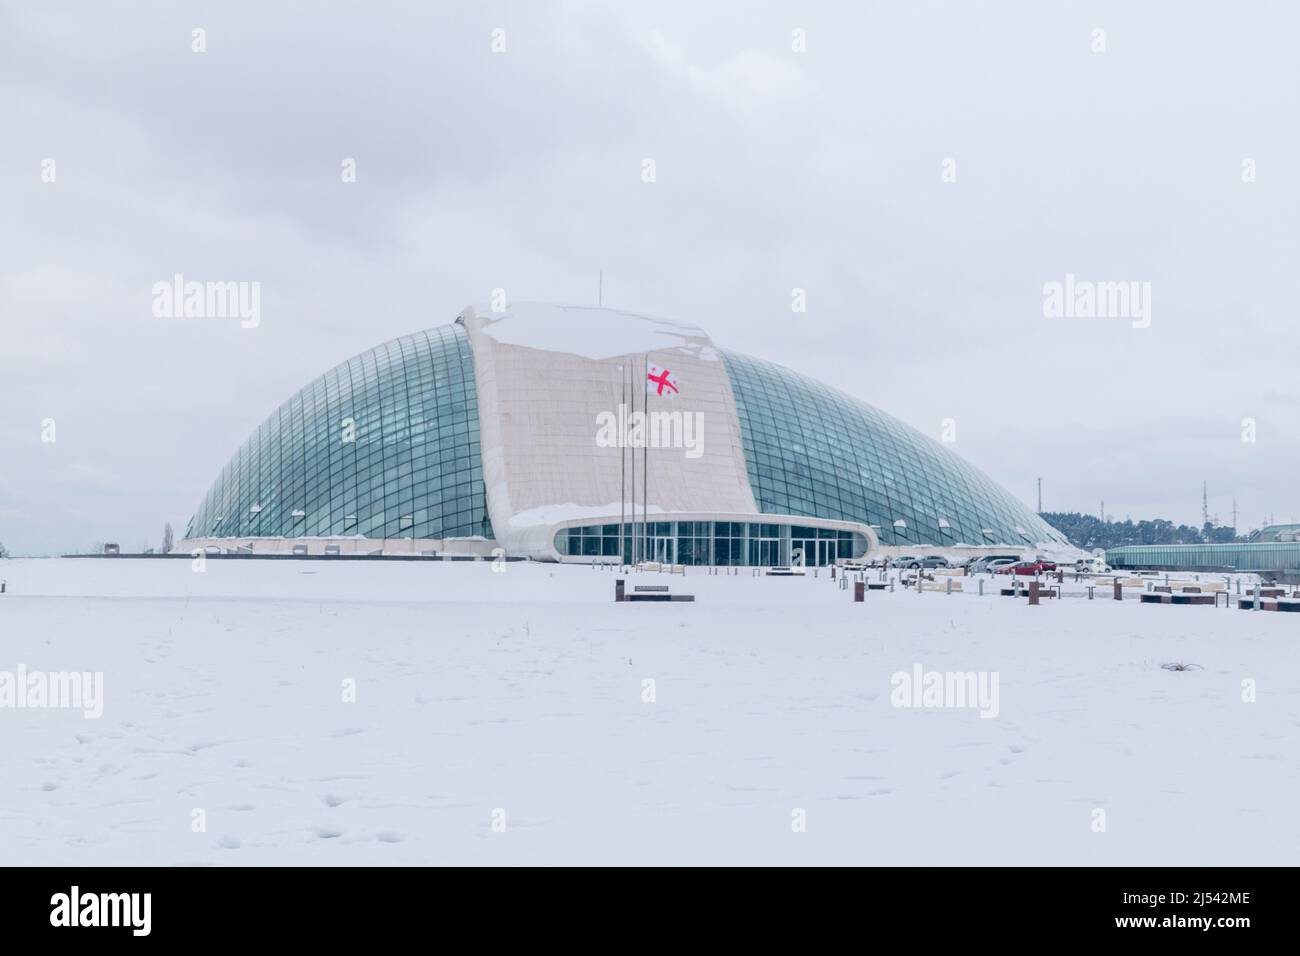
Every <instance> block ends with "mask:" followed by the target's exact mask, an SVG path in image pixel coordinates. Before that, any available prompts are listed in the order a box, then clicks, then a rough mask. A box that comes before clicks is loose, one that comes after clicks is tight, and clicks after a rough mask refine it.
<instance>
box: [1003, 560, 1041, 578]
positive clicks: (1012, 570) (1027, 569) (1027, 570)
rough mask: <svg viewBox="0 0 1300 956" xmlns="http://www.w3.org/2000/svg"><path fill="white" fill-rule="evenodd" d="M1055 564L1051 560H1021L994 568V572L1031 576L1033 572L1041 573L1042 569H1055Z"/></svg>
mask: <svg viewBox="0 0 1300 956" xmlns="http://www.w3.org/2000/svg"><path fill="white" fill-rule="evenodd" d="M1055 570H1056V564H1055V563H1054V562H1052V561H1021V562H1019V563H1017V564H1008V565H1004V566H1003V567H1000V568H994V569H993V573H994V574H1019V575H1024V576H1026V577H1032V576H1033V575H1035V574H1042V573H1043V572H1044V571H1055Z"/></svg>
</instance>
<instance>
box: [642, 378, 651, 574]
mask: <svg viewBox="0 0 1300 956" xmlns="http://www.w3.org/2000/svg"><path fill="white" fill-rule="evenodd" d="M642 364H643V365H644V366H645V375H644V376H642V378H641V411H642V412H644V413H645V419H644V420H645V431H644V434H645V439H644V441H643V444H644V445H645V448H644V450H643V451H642V452H641V467H642V468H643V469H644V471H643V473H642V475H641V524H642V525H643V527H644V531H643V534H644V535H645V543H646V550H647V553H648V549H649V547H650V353H649V352H647V353H646V354H645V356H644V357H643V358H642Z"/></svg>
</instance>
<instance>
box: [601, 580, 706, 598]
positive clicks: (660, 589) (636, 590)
mask: <svg viewBox="0 0 1300 956" xmlns="http://www.w3.org/2000/svg"><path fill="white" fill-rule="evenodd" d="M626 583H627V582H626V581H624V579H623V578H619V579H618V580H617V581H615V582H614V600H615V601H616V602H621V601H680V602H694V600H695V595H694V594H669V593H668V585H666V584H637V585H634V586H633V587H632V593H631V594H628V593H627V590H626Z"/></svg>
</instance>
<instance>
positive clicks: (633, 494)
mask: <svg viewBox="0 0 1300 956" xmlns="http://www.w3.org/2000/svg"><path fill="white" fill-rule="evenodd" d="M628 362H629V368H628V392H627V395H628V401H629V405H630V399H632V395H633V394H634V393H633V392H632V382H633V381H636V378H634V377H633V369H636V367H637V363H636V362H634V360H633V359H632V356H630V355H629V356H628ZM633 411H634V408H633V407H629V410H628V425H629V428H628V431H629V432H630V431H632V429H630V424H632V412H633ZM628 454H629V455H632V484H630V486H629V488H630V494H629V496H628V501H629V502H630V503H632V529H630V532H629V535H630V538H632V540H630V541H629V542H628V544H629V545H630V546H632V555H630V557H632V566H633V567H636V564H637V446H636V445H633V444H632V438H630V436H628Z"/></svg>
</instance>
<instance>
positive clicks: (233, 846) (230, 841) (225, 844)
mask: <svg viewBox="0 0 1300 956" xmlns="http://www.w3.org/2000/svg"><path fill="white" fill-rule="evenodd" d="M217 846H219V847H221V849H223V850H238V849H239V839H238V838H237V837H232V836H223V837H222V838H221V839H219V840H218V841H217Z"/></svg>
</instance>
